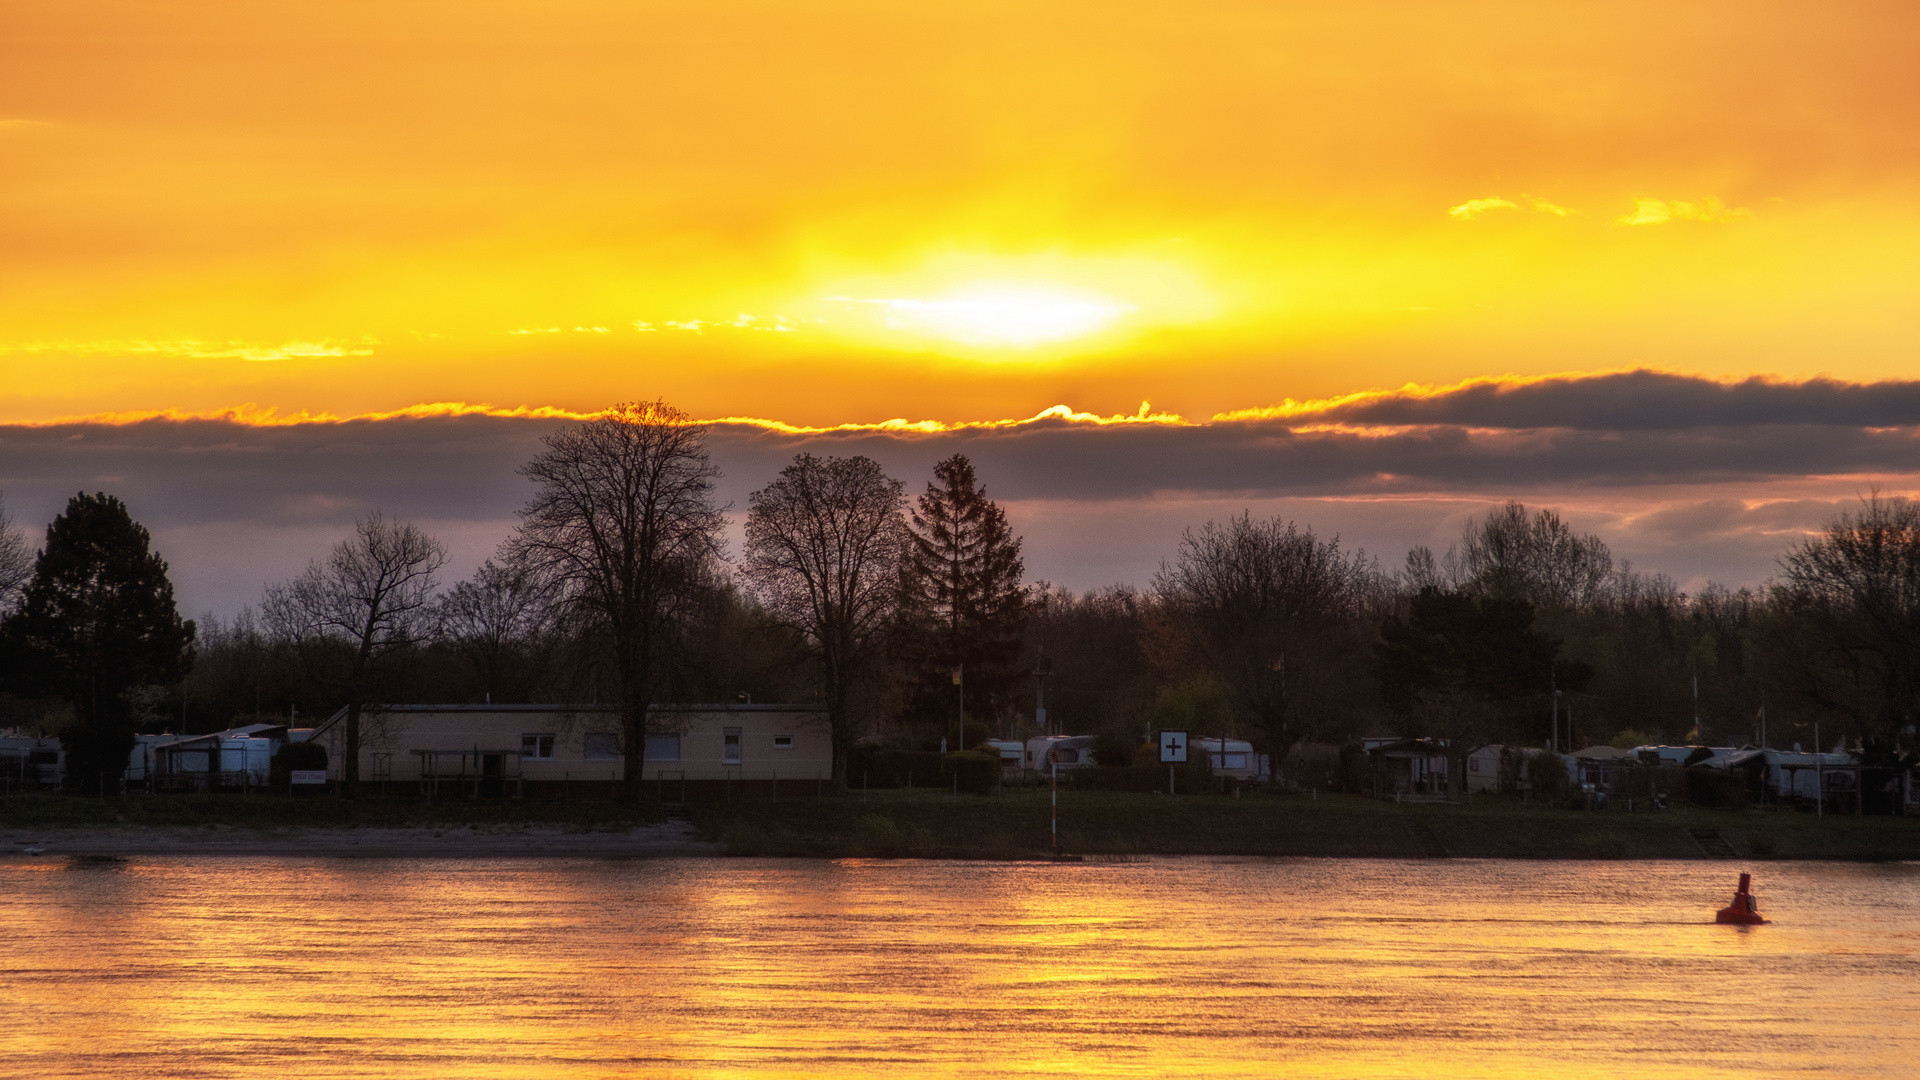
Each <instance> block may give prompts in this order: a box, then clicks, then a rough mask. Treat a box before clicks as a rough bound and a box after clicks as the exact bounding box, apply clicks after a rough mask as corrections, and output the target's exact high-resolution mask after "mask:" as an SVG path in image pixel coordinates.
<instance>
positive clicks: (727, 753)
mask: <svg viewBox="0 0 1920 1080" xmlns="http://www.w3.org/2000/svg"><path fill="white" fill-rule="evenodd" d="M721 739H722V740H723V741H722V743H721V746H722V750H721V752H720V762H721V764H723V765H738V764H740V729H739V728H737V727H730V728H725V729H723V730H722V732H721Z"/></svg>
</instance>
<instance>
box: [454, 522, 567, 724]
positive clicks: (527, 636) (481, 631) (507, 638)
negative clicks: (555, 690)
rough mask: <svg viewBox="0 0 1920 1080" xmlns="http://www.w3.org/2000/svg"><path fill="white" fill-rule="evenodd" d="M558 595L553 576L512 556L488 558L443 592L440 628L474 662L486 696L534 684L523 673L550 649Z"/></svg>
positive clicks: (469, 660) (489, 697) (490, 698)
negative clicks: (499, 558) (476, 568)
mask: <svg viewBox="0 0 1920 1080" xmlns="http://www.w3.org/2000/svg"><path fill="white" fill-rule="evenodd" d="M556 599H557V590H556V589H555V587H554V582H553V580H552V579H551V578H550V577H548V576H547V575H545V574H542V573H540V572H539V570H538V569H536V568H534V567H531V566H528V565H527V564H526V562H525V561H524V560H520V559H514V558H511V557H509V558H507V559H505V560H503V561H498V562H496V561H495V560H493V559H488V560H487V561H486V562H484V563H482V564H480V568H479V569H478V570H475V571H474V572H473V576H472V577H470V578H468V579H467V580H465V581H462V582H460V583H458V584H456V585H455V586H453V588H451V589H448V590H447V591H446V593H445V594H443V595H442V596H441V597H440V611H439V621H440V630H441V633H442V634H443V635H444V636H445V639H446V641H447V643H448V644H450V645H451V646H452V647H453V649H454V650H455V651H456V652H458V653H459V654H460V655H461V656H463V657H465V658H466V661H467V663H468V664H470V665H472V667H473V673H474V674H475V675H476V676H478V677H479V680H480V690H481V692H483V693H484V694H486V695H487V698H488V700H492V699H493V697H494V696H495V695H507V694H510V693H512V692H513V691H514V690H519V691H520V692H522V693H525V692H527V691H528V690H530V689H531V683H532V680H531V679H529V678H526V677H525V676H526V675H529V674H531V672H529V671H528V670H527V669H528V668H529V667H530V666H532V665H535V664H539V663H540V661H539V660H538V659H537V658H536V654H539V653H543V652H545V651H547V650H546V649H545V648H544V646H546V645H547V643H548V639H549V638H550V636H551V635H550V630H551V629H552V624H553V618H552V616H553V608H554V601H555V600H556ZM516 675H519V676H521V677H519V678H516ZM503 699H504V698H503Z"/></svg>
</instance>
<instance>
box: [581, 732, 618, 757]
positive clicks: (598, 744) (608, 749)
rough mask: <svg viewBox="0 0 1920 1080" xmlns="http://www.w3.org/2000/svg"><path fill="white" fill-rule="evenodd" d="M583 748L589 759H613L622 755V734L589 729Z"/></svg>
mask: <svg viewBox="0 0 1920 1080" xmlns="http://www.w3.org/2000/svg"><path fill="white" fill-rule="evenodd" d="M582 749H583V750H584V751H585V752H586V757H587V760H588V761H611V760H613V759H614V758H617V757H619V756H620V736H619V735H617V734H615V733H614V732H611V731H589V732H587V735H586V738H585V740H583V746H582Z"/></svg>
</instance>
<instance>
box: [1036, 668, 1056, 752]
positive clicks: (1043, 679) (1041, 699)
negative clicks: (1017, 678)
mask: <svg viewBox="0 0 1920 1080" xmlns="http://www.w3.org/2000/svg"><path fill="white" fill-rule="evenodd" d="M1051 674H1053V658H1052V657H1050V656H1048V655H1047V654H1045V653H1041V654H1040V658H1039V659H1037V660H1035V661H1034V662H1033V687H1034V689H1033V723H1034V726H1035V727H1037V728H1039V729H1040V734H1042V735H1051V734H1053V729H1052V728H1050V727H1048V726H1047V676H1049V675H1051Z"/></svg>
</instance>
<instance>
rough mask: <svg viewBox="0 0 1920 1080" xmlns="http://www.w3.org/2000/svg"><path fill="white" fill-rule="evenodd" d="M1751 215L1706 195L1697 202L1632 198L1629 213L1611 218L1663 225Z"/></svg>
mask: <svg viewBox="0 0 1920 1080" xmlns="http://www.w3.org/2000/svg"><path fill="white" fill-rule="evenodd" d="M1752 216H1753V211H1751V210H1746V209H1743V208H1740V207H1730V206H1727V205H1726V204H1725V203H1722V202H1721V201H1720V200H1719V199H1717V198H1715V197H1713V196H1712V195H1709V196H1707V197H1706V198H1704V199H1701V200H1700V201H1699V202H1697V203H1690V202H1681V201H1680V200H1679V199H1648V198H1639V199H1635V200H1633V212H1632V213H1631V214H1627V215H1625V216H1622V217H1619V218H1616V219H1614V220H1615V221H1616V222H1617V223H1618V224H1621V225H1665V224H1667V223H1669V222H1674V221H1711V222H1724V221H1744V220H1746V219H1747V218H1750V217H1752Z"/></svg>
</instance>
